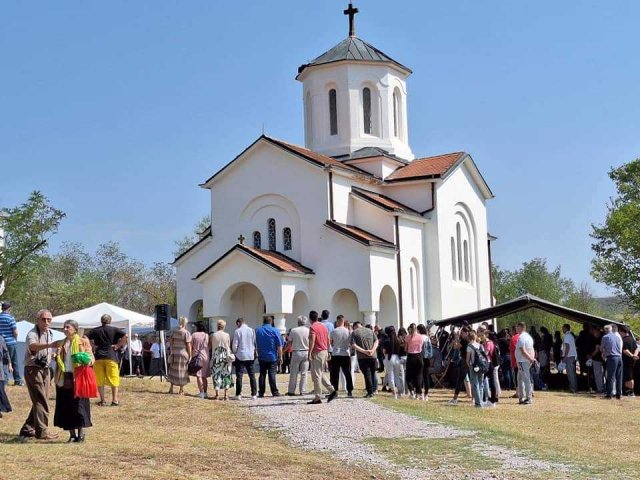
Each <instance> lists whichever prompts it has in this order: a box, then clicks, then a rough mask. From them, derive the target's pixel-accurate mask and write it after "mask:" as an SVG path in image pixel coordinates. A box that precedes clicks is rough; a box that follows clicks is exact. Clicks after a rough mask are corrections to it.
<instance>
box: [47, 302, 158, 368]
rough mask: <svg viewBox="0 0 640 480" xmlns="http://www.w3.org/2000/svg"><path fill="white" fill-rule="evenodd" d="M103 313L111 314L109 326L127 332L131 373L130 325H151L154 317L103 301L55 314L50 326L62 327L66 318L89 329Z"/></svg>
mask: <svg viewBox="0 0 640 480" xmlns="http://www.w3.org/2000/svg"><path fill="white" fill-rule="evenodd" d="M105 313H107V314H109V315H110V316H111V326H113V327H118V328H123V329H125V330H126V332H127V338H128V342H129V344H128V348H127V352H128V354H129V374H132V366H131V365H132V363H131V344H130V342H131V328H132V327H153V324H154V322H155V319H154V318H153V317H150V316H148V315H142V314H141V313H138V312H132V311H131V310H127V309H125V308H122V307H117V306H115V305H111V304H109V303H106V302H103V303H99V304H97V305H94V306H93V307H89V308H84V309H82V310H78V311H76V312H71V313H65V314H64V315H57V316H55V317H53V320H52V321H51V328H62V327H63V326H64V322H66V321H67V320H75V321H76V322H78V327H79V328H82V329H91V328H95V327H99V326H100V325H102V324H101V323H100V317H102V315H104V314H105Z"/></svg>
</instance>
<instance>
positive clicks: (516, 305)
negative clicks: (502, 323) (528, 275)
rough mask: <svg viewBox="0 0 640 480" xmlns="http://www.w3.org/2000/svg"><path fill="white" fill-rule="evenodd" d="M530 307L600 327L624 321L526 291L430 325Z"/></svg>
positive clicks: (481, 319)
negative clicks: (554, 301)
mask: <svg viewBox="0 0 640 480" xmlns="http://www.w3.org/2000/svg"><path fill="white" fill-rule="evenodd" d="M530 308H537V309H539V310H543V311H545V312H548V313H552V314H554V315H558V316H559V317H563V318H566V319H567V320H572V321H574V322H578V323H587V324H589V325H595V326H598V327H602V326H604V325H607V324H611V323H613V324H615V325H624V323H622V322H618V321H615V320H610V319H608V318H603V317H599V316H597V315H592V314H590V313H585V312H580V311H579V310H574V309H572V308H568V307H563V306H562V305H557V304H555V303H551V302H549V301H547V300H543V299H542V298H538V297H536V296H534V295H531V294H528V293H527V294H525V295H522V296H520V297H518V298H515V299H513V300H509V301H508V302H504V303H501V304H499V305H495V306H493V307H489V308H483V309H482V310H477V311H475V312H469V313H465V314H463V315H458V316H455V317H450V318H445V319H443V320H437V321H435V322H433V323H432V324H431V325H433V326H436V327H447V326H450V325H465V324H467V325H471V324H474V323H479V322H484V321H485V320H491V319H493V318H499V317H504V316H506V315H511V314H512V313H518V312H522V311H523V310H528V309H530Z"/></svg>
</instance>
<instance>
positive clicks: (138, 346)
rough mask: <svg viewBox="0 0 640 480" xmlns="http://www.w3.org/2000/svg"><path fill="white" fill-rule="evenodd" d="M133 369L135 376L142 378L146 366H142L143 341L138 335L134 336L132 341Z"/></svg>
mask: <svg viewBox="0 0 640 480" xmlns="http://www.w3.org/2000/svg"><path fill="white" fill-rule="evenodd" d="M131 367H132V368H131V371H132V372H133V374H134V375H137V376H138V377H139V378H142V375H143V373H144V365H143V364H142V341H141V340H140V338H139V337H138V334H137V333H134V334H133V340H131Z"/></svg>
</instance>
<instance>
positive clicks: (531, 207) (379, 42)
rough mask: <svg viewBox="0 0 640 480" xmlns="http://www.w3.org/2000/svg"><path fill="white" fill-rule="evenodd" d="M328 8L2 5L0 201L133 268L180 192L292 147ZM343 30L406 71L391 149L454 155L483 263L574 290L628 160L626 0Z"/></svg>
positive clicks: (203, 209)
mask: <svg viewBox="0 0 640 480" xmlns="http://www.w3.org/2000/svg"><path fill="white" fill-rule="evenodd" d="M346 3H347V2H346V1H334V0H331V1H322V2H310V1H304V2H301V1H299V0H298V1H293V0H278V1H271V2H264V1H257V0H245V1H242V2H222V1H202V0H200V1H195V0H191V1H190V0H182V1H180V2H178V1H160V0H157V1H151V0H148V1H135V2H131V1H118V0H110V1H109V2H103V1H97V0H94V1H82V2H80V1H63V0H58V1H56V2H50V1H40V2H38V1H28V2H11V1H8V0H4V1H2V2H0V18H2V22H1V24H0V53H1V58H2V65H3V68H2V72H1V74H0V112H1V115H0V177H1V181H2V186H1V187H0V206H13V205H16V204H18V203H20V202H22V201H24V200H25V199H26V197H27V195H28V194H29V192H30V191H32V190H34V189H39V190H41V191H42V192H44V193H45V194H46V195H47V196H48V197H49V198H50V199H51V202H52V203H53V204H54V205H55V206H57V207H59V208H61V209H62V210H64V211H65V212H66V213H67V215H68V216H67V218H66V219H65V220H64V223H63V224H62V227H61V229H60V232H59V234H58V235H57V236H56V237H55V240H54V242H53V246H54V248H56V246H58V245H59V244H60V242H62V241H79V242H81V243H83V244H84V245H86V246H87V248H89V249H94V248H95V247H96V246H97V245H98V244H99V243H101V242H103V241H107V240H116V241H118V242H120V243H121V245H122V247H123V248H124V250H125V251H126V252H127V253H128V254H130V255H131V256H133V257H136V258H139V259H141V260H144V261H146V262H153V261H167V262H168V261H171V259H172V255H171V252H172V251H173V249H174V245H173V241H174V240H175V239H177V238H180V237H181V236H182V235H183V234H184V233H187V232H189V231H190V229H191V228H192V226H193V224H194V223H195V222H196V221H197V220H198V219H199V218H200V217H201V216H203V215H204V214H206V213H207V208H208V205H209V203H208V196H207V192H206V191H204V190H202V189H200V188H199V187H198V186H197V185H198V183H200V182H202V181H203V180H205V179H206V178H208V177H209V176H210V175H211V174H213V173H214V172H215V171H217V170H218V169H219V168H220V167H221V166H222V165H224V164H225V163H227V162H228V161H229V160H231V159H232V158H233V157H234V156H235V155H236V154H238V153H239V152H240V151H242V150H243V149H244V148H245V147H246V146H247V145H248V144H249V143H251V142H252V141H253V140H255V138H256V137H257V136H258V135H259V134H260V133H261V130H262V125H263V124H264V125H265V129H266V132H267V133H268V134H270V135H273V136H276V137H279V138H282V139H286V140H288V141H291V142H293V143H299V144H303V143H304V137H303V117H302V102H301V85H300V84H299V83H298V82H296V81H295V80H294V77H295V74H296V69H297V67H298V65H300V64H302V63H305V62H306V61H308V60H310V59H312V58H314V57H316V56H317V55H319V54H321V53H323V52H324V51H326V50H328V49H329V48H330V47H332V46H333V45H334V44H336V43H338V42H339V41H340V40H341V39H343V38H344V37H345V36H346V35H347V19H346V17H344V16H343V15H342V10H343V9H344V8H346ZM356 6H357V7H358V8H359V9H360V12H361V13H360V14H359V15H358V16H357V18H356V33H357V34H358V36H360V37H361V38H363V39H364V40H367V41H368V42H370V43H372V44H373V45H375V46H376V47H378V48H380V49H381V50H382V51H384V52H385V53H387V54H388V55H390V56H392V57H393V58H396V59H397V60H398V61H400V62H402V63H403V64H405V65H407V66H409V67H410V68H412V69H413V71H414V74H413V76H412V77H410V79H409V83H408V89H409V98H408V112H409V137H410V142H411V145H412V148H413V151H414V152H415V153H416V154H417V155H421V156H426V155H432V154H439V153H445V152H450V151H459V150H464V151H467V152H469V153H470V154H471V155H472V156H473V158H474V160H475V161H476V163H477V164H478V166H479V167H480V169H481V171H482V172H483V174H484V176H485V178H486V180H487V181H488V182H489V184H490V185H491V187H492V189H493V191H494V193H495V194H496V198H495V199H494V200H492V201H491V202H490V203H489V224H490V230H491V232H492V233H493V234H494V235H496V236H498V237H499V240H498V241H497V242H496V243H495V245H494V252H493V254H494V260H495V262H496V263H497V264H498V265H500V266H501V267H504V268H509V269H513V268H517V267H518V266H519V265H520V264H521V263H522V262H523V261H526V260H530V259H532V258H534V257H546V258H547V259H548V261H549V263H550V265H552V266H555V265H562V268H563V273H564V274H565V275H566V276H569V277H571V278H573V279H574V280H575V281H577V282H583V281H586V282H589V283H590V284H591V285H592V287H593V288H594V290H595V291H596V293H599V294H603V293H606V290H605V288H604V287H603V286H599V285H596V284H595V283H594V282H593V281H592V280H591V279H590V276H589V270H590V260H591V258H592V254H591V250H590V240H589V237H588V234H589V232H590V224H591V223H593V222H600V221H602V219H603V218H604V215H605V205H606V202H607V200H608V198H609V197H610V196H611V195H613V193H614V189H613V186H612V184H611V182H610V181H609V179H608V177H607V172H608V170H609V168H610V167H611V166H616V165H620V164H622V163H624V162H627V161H630V160H633V159H634V158H636V157H638V156H640V154H639V152H640V131H639V130H640V128H639V127H640V101H639V99H640V81H638V79H639V78H640V62H638V53H637V48H638V44H637V20H638V18H640V2H635V1H616V2H606V3H603V2H601V1H579V2H578V1H567V2H558V1H538V2H504V1H497V0H487V1H483V2H478V1H475V0H465V1H447V2H435V1H424V0H421V1H417V0H416V1H402V2H401V1H397V2H389V1H382V0H367V1H366V2H364V1H357V2H356Z"/></svg>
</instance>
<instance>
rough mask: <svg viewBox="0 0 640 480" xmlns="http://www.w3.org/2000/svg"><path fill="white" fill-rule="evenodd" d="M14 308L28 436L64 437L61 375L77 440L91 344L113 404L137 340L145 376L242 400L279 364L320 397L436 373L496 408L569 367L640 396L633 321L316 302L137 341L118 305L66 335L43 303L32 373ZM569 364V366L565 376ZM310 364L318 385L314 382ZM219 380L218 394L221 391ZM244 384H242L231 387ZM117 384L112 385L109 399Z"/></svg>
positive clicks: (406, 388) (421, 380) (573, 383)
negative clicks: (116, 323) (537, 323)
mask: <svg viewBox="0 0 640 480" xmlns="http://www.w3.org/2000/svg"><path fill="white" fill-rule="evenodd" d="M10 309H11V304H10V303H8V302H4V303H3V304H2V313H1V314H0V359H1V360H2V364H3V367H4V368H2V369H0V417H1V416H2V412H10V411H11V404H10V401H9V398H8V396H7V392H6V390H5V385H7V384H8V381H9V379H10V378H11V377H13V380H14V385H18V386H19V385H24V384H26V386H27V389H28V392H29V397H30V399H31V402H32V407H31V410H30V412H29V415H28V417H27V419H26V420H25V422H24V425H23V426H22V428H21V430H20V435H21V436H22V437H35V438H39V439H51V438H56V437H57V434H55V433H51V432H50V431H49V429H48V424H49V405H48V391H49V381H50V379H53V384H54V385H55V388H56V405H55V413H54V420H53V425H54V426H57V427H59V428H62V429H64V430H67V431H68V432H69V442H82V441H84V439H85V435H84V429H85V428H88V427H90V426H91V425H92V423H91V406H90V403H89V399H88V398H78V396H77V395H74V383H75V382H77V379H76V374H75V373H74V372H77V370H76V369H77V367H78V366H79V365H80V364H79V363H78V362H79V360H78V358H77V354H79V353H85V354H86V355H87V357H86V364H88V365H90V366H91V367H92V371H93V372H94V374H95V380H96V384H97V387H98V388H97V390H98V396H99V400H98V402H97V403H96V405H98V406H112V407H117V406H119V404H120V403H119V397H118V391H119V385H120V375H121V368H120V367H121V366H122V361H123V359H127V360H128V355H127V352H126V348H131V361H132V364H131V369H130V371H132V372H134V373H135V374H137V375H138V376H143V375H144V374H145V373H149V374H151V375H160V376H161V378H165V377H166V379H167V381H168V383H169V384H170V387H169V391H168V393H170V394H173V393H176V392H175V388H176V387H177V388H178V391H177V394H179V395H183V394H184V387H185V386H186V385H187V384H188V383H189V382H190V377H195V379H196V382H197V387H198V397H200V398H203V399H204V398H213V399H219V400H227V399H229V398H233V399H236V400H241V399H242V398H243V397H242V391H243V378H244V375H245V374H246V375H247V376H248V377H249V388H250V392H249V398H251V399H255V398H260V397H264V396H265V394H266V386H267V382H268V384H269V390H270V393H271V395H272V396H274V397H279V396H281V393H280V391H279V389H278V385H277V382H276V374H277V373H288V374H289V381H288V385H287V391H286V393H285V394H286V395H288V396H296V395H305V394H308V393H311V392H312V393H313V397H312V399H311V400H310V401H309V402H308V403H311V404H320V403H322V402H323V400H326V401H327V402H331V401H333V400H335V399H336V398H338V396H339V392H345V393H346V397H347V398H352V397H353V396H354V384H355V375H356V373H360V374H361V375H362V377H363V380H364V385H365V394H364V396H365V398H371V397H372V396H374V395H376V394H377V393H378V391H387V392H390V394H391V395H393V397H394V398H402V397H403V396H407V397H409V398H413V399H417V400H422V401H424V402H426V401H428V400H429V389H430V387H431V385H432V384H433V383H434V381H436V382H437V383H438V384H439V385H448V386H450V387H452V388H453V391H454V393H453V398H452V399H451V400H450V401H449V403H450V404H452V405H457V404H458V398H459V395H460V393H461V392H463V391H465V392H466V393H467V395H468V396H469V397H470V398H471V399H472V402H473V405H475V406H476V407H478V408H483V407H494V406H495V405H496V404H497V403H498V402H499V400H500V397H501V396H502V392H503V391H506V390H515V393H514V394H513V398H517V399H518V400H519V403H520V404H521V405H530V404H531V403H532V402H533V395H534V393H533V392H534V390H545V389H547V388H548V386H549V385H550V384H551V383H552V382H554V381H556V383H557V379H558V378H566V383H567V386H568V389H569V391H570V392H573V393H576V392H578V391H579V390H580V389H583V390H584V389H585V384H586V390H587V391H592V392H594V393H595V392H597V393H600V394H602V396H603V398H606V399H612V398H614V397H615V398H618V399H619V398H621V397H622V396H623V395H627V396H634V387H635V384H634V375H637V374H638V367H640V362H637V360H638V356H639V354H640V342H639V341H638V339H636V338H634V337H633V335H632V334H631V332H630V331H629V329H628V328H627V327H626V326H624V325H617V324H611V325H605V326H604V327H603V328H602V329H601V328H599V327H595V326H589V325H585V326H584V328H583V330H582V331H581V332H580V333H579V334H578V335H577V336H574V334H573V332H572V331H571V327H570V325H569V324H565V325H564V326H563V327H562V334H561V333H560V332H559V331H558V332H555V335H554V336H552V335H551V333H550V332H549V331H548V330H547V329H546V328H545V327H540V329H539V332H538V331H537V330H536V329H535V328H534V327H531V328H530V329H527V326H526V325H525V324H524V323H518V324H517V325H514V326H513V327H512V328H511V329H503V330H501V331H499V332H495V331H494V329H493V326H492V325H490V324H488V323H486V322H485V323H483V324H482V325H480V326H479V327H478V328H477V329H474V328H472V327H471V326H462V327H451V328H449V329H438V331H437V332H435V334H430V333H429V330H428V329H427V328H426V327H425V326H424V325H421V324H420V325H416V324H411V325H409V326H408V327H407V328H406V329H405V328H403V327H400V328H398V329H396V328H395V327H394V326H388V327H386V328H384V329H382V328H379V327H378V326H375V327H372V326H371V325H363V324H362V323H361V322H357V321H356V322H353V323H351V322H350V321H349V320H348V319H347V318H345V317H344V316H343V315H338V316H337V317H336V318H335V321H332V320H331V319H330V313H329V312H328V311H327V310H323V311H322V313H321V314H320V315H319V314H318V312H316V311H311V312H309V316H308V317H306V316H299V317H298V318H297V326H296V327H294V328H291V329H290V330H289V331H287V332H285V333H284V334H283V333H282V332H281V331H280V330H279V329H277V328H275V327H274V318H273V317H272V316H270V315H265V316H264V317H263V323H262V325H261V326H260V327H258V328H256V329H253V328H251V327H250V326H249V325H247V324H246V323H245V321H244V320H243V319H242V318H238V319H237V320H236V328H235V330H234V331H233V333H232V334H229V333H227V332H226V327H227V325H226V322H225V321H224V320H218V321H217V322H216V331H215V332H213V333H211V334H209V333H207V331H206V328H205V324H204V323H203V322H197V323H195V325H193V327H194V331H190V329H189V325H188V320H187V318H185V317H180V319H179V321H178V328H176V329H174V330H172V331H171V332H170V335H169V338H168V341H167V343H166V345H165V344H164V342H163V341H161V339H160V337H159V336H157V334H156V336H155V337H153V338H152V337H146V338H145V339H144V341H143V340H141V339H140V338H139V337H138V335H137V334H134V335H133V338H132V339H131V341H130V342H129V341H128V340H129V339H128V338H127V336H126V334H125V333H124V332H123V331H122V330H120V329H118V328H115V327H112V326H111V325H110V323H111V317H110V316H109V315H103V316H102V317H101V326H100V327H97V328H94V329H92V330H90V331H89V332H88V333H87V334H86V335H81V332H80V331H79V328H78V324H77V323H76V322H75V321H73V320H68V321H66V322H65V324H64V334H65V339H64V340H61V341H53V340H52V334H51V330H50V328H49V327H50V323H51V319H52V316H51V312H49V311H48V310H41V311H40V312H38V320H37V324H36V325H35V327H34V328H33V329H32V330H31V331H30V332H29V333H28V334H27V336H26V353H25V358H24V379H23V378H22V376H21V375H20V368H19V365H18V359H17V355H16V348H15V345H16V342H15V340H16V338H17V330H16V326H15V325H16V324H15V319H14V318H13V317H12V316H11V314H10ZM127 346H129V347H127ZM163 346H164V347H165V348H163ZM165 360H166V363H167V364H168V371H166V372H165V367H164V364H165ZM256 362H257V367H258V368H257V372H256V369H255V366H256ZM52 365H53V366H54V368H51V367H52ZM127 369H128V368H127ZM564 371H566V377H564V375H562V376H561V375H558V374H559V373H561V372H564ZM256 373H258V378H257V381H256ZM309 373H310V374H311V381H312V390H311V392H309V391H307V379H308V376H309ZM234 375H235V379H234ZM554 378H555V380H554ZM209 379H211V383H212V387H213V390H214V396H213V397H210V395H209ZM234 385H235V392H234V393H235V394H234V395H233V397H230V396H229V390H230V389H232V388H233V387H234ZM555 386H558V385H555ZM107 387H109V388H110V389H111V397H110V399H109V400H107V397H106V390H105V389H106V388H107Z"/></svg>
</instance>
